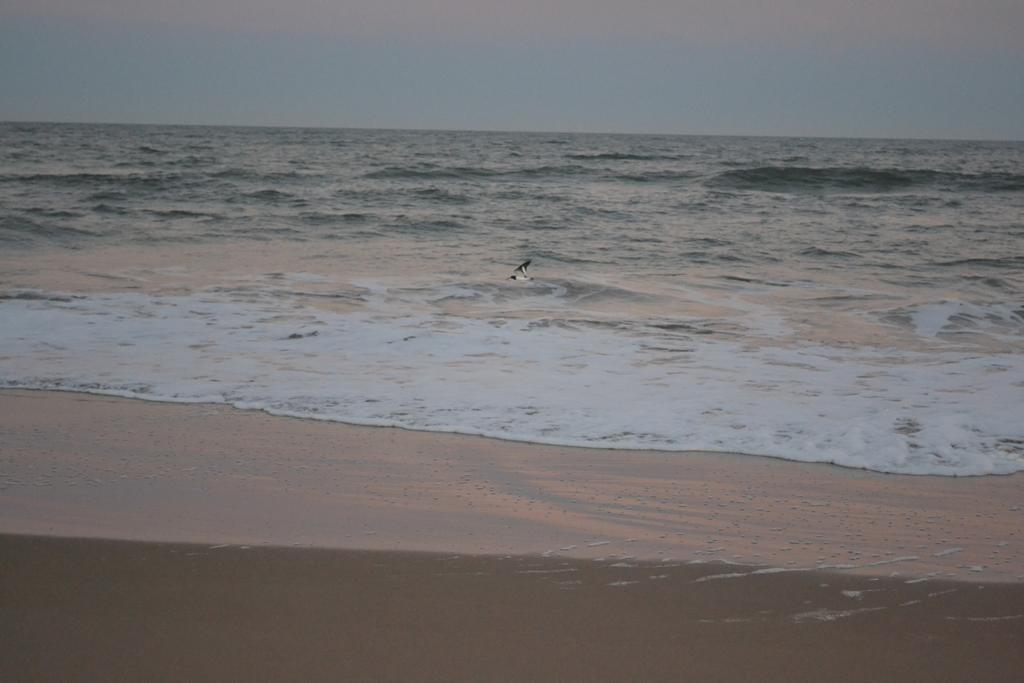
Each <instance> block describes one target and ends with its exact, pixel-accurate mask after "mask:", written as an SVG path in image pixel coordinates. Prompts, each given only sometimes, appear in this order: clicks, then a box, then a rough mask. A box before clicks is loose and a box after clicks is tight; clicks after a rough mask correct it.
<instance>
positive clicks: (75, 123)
mask: <svg viewBox="0 0 1024 683" xmlns="http://www.w3.org/2000/svg"><path fill="white" fill-rule="evenodd" d="M10 124H14V125H19V124H44V125H68V126H153V127H180V128H262V129H278V130H361V131H382V132H386V131H391V132H409V133H484V134H495V135H501V134H505V135H606V136H650V137H694V138H696V137H705V138H716V137H717V138H777V139H787V138H788V139H803V140H907V141H915V142H1003V143H1019V142H1024V138H998V137H991V138H985V137H928V136H922V137H917V136H898V135H838V134H837V135H822V134H810V135H793V134H785V133H668V132H650V131H602V130H576V131H572V130H553V129H552V130H545V129H527V128H524V129H518V130H517V129H504V128H445V127H436V128H434V127H406V126H360V125H340V124H282V123H270V124H262V123H195V122H189V123H166V122H164V123H158V122H153V121H78V120H57V119H6V118H0V125H10Z"/></svg>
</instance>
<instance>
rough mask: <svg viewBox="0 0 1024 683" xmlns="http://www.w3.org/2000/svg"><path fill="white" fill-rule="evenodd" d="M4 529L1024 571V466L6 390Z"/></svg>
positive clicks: (863, 570) (990, 573)
mask: <svg viewBox="0 0 1024 683" xmlns="http://www.w3.org/2000/svg"><path fill="white" fill-rule="evenodd" d="M0 429H2V430H3V433H4V434H5V441H6V442H7V443H8V447H7V448H5V449H4V455H3V456H2V460H0V464H2V465H3V469H2V470H0V513H2V514H0V533H19V534H44V535H51V536H69V537H92V538H121V539H126V540H140V541H142V540H152V541H164V542H201V543H208V544H217V543H234V544H250V545H263V546H295V545H299V546H310V547H327V548H351V549H364V550H417V551H440V552H459V553H470V554H478V555H506V554H512V555H553V556H560V557H572V558H580V559H595V558H600V557H604V558H619V559H622V558H625V559H627V560H632V559H657V560H662V559H665V558H672V559H673V561H683V562H694V563H697V562H703V563H712V562H714V563H718V564H721V565H724V566H726V567H728V566H729V565H730V564H737V565H741V566H751V567H753V566H756V567H763V568H775V569H776V570H782V569H788V570H794V569H800V570H809V569H832V570H833V571H836V572H841V573H844V574H845V573H856V574H867V575H873V576H881V575H890V574H899V575H900V576H907V577H917V578H928V579H933V580H936V579H956V580H962V581H972V582H992V581H996V582H1011V583H1020V582H1024V535H1022V533H1021V531H1020V529H1021V528H1024V524H1022V522H1024V510H1022V507H1021V505H1020V503H1019V501H1020V500H1021V499H1022V498H1024V496H1022V493H1024V475H1021V474H1017V475H1008V476H1005V477H964V478H959V477H958V478H953V477H921V476H906V477H893V476H891V475H886V474H880V473H875V472H870V471H866V470H855V469H851V468H842V467H839V466H831V467H830V466H828V465H825V464H823V463H798V462H792V461H786V460H782V459H777V458H770V457H761V456H748V455H732V454H707V453H700V452H682V453H680V452H672V453H668V452H663V451H617V450H612V449H588V448H571V447H556V446H545V445H539V444H527V443H522V442H511V441H501V440H494V439H487V438H484V437H476V436H470V435H459V434H450V433H438V432H418V431H411V430H400V429H395V428H388V427H369V426H353V425H345V424H341V423H335V422H327V421H318V420H307V419H295V418H289V417H277V416H271V415H268V414H266V413H263V412H254V411H242V410H238V409H235V408H231V407H229V406H225V405H219V404H176V403H164V402H149V401H142V400H137V399H123V398H112V397H106V396H99V395H95V394H83V393H76V392H46V391H37V390H29V391H22V390H2V391H0Z"/></svg>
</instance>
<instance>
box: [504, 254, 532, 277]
mask: <svg viewBox="0 0 1024 683" xmlns="http://www.w3.org/2000/svg"><path fill="white" fill-rule="evenodd" d="M531 260H532V259H531ZM529 267H530V261H527V262H526V263H524V264H523V265H521V266H519V267H518V268H516V269H515V270H514V271H512V274H511V275H509V276H508V279H509V280H529V279H531V278H530V276H529V275H527V274H526V269H527V268H529Z"/></svg>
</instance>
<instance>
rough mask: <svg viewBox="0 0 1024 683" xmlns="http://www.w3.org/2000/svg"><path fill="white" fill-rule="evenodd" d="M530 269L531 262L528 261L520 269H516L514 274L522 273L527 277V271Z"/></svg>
mask: <svg viewBox="0 0 1024 683" xmlns="http://www.w3.org/2000/svg"><path fill="white" fill-rule="evenodd" d="M530 260H531V261H532V260H533V259H530ZM529 267H530V261H527V262H526V263H524V264H523V265H521V266H519V267H518V268H516V269H515V270H514V271H513V274H515V273H522V274H523V275H526V269H527V268H529Z"/></svg>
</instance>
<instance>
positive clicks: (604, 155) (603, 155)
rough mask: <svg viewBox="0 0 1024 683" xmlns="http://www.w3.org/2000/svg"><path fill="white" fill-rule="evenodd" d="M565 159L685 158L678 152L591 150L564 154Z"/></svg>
mask: <svg viewBox="0 0 1024 683" xmlns="http://www.w3.org/2000/svg"><path fill="white" fill-rule="evenodd" d="M565 158H566V159H573V160H576V161H679V160H680V159H683V158H685V155H680V154H637V153H631V152H593V153H581V154H566V155H565Z"/></svg>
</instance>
